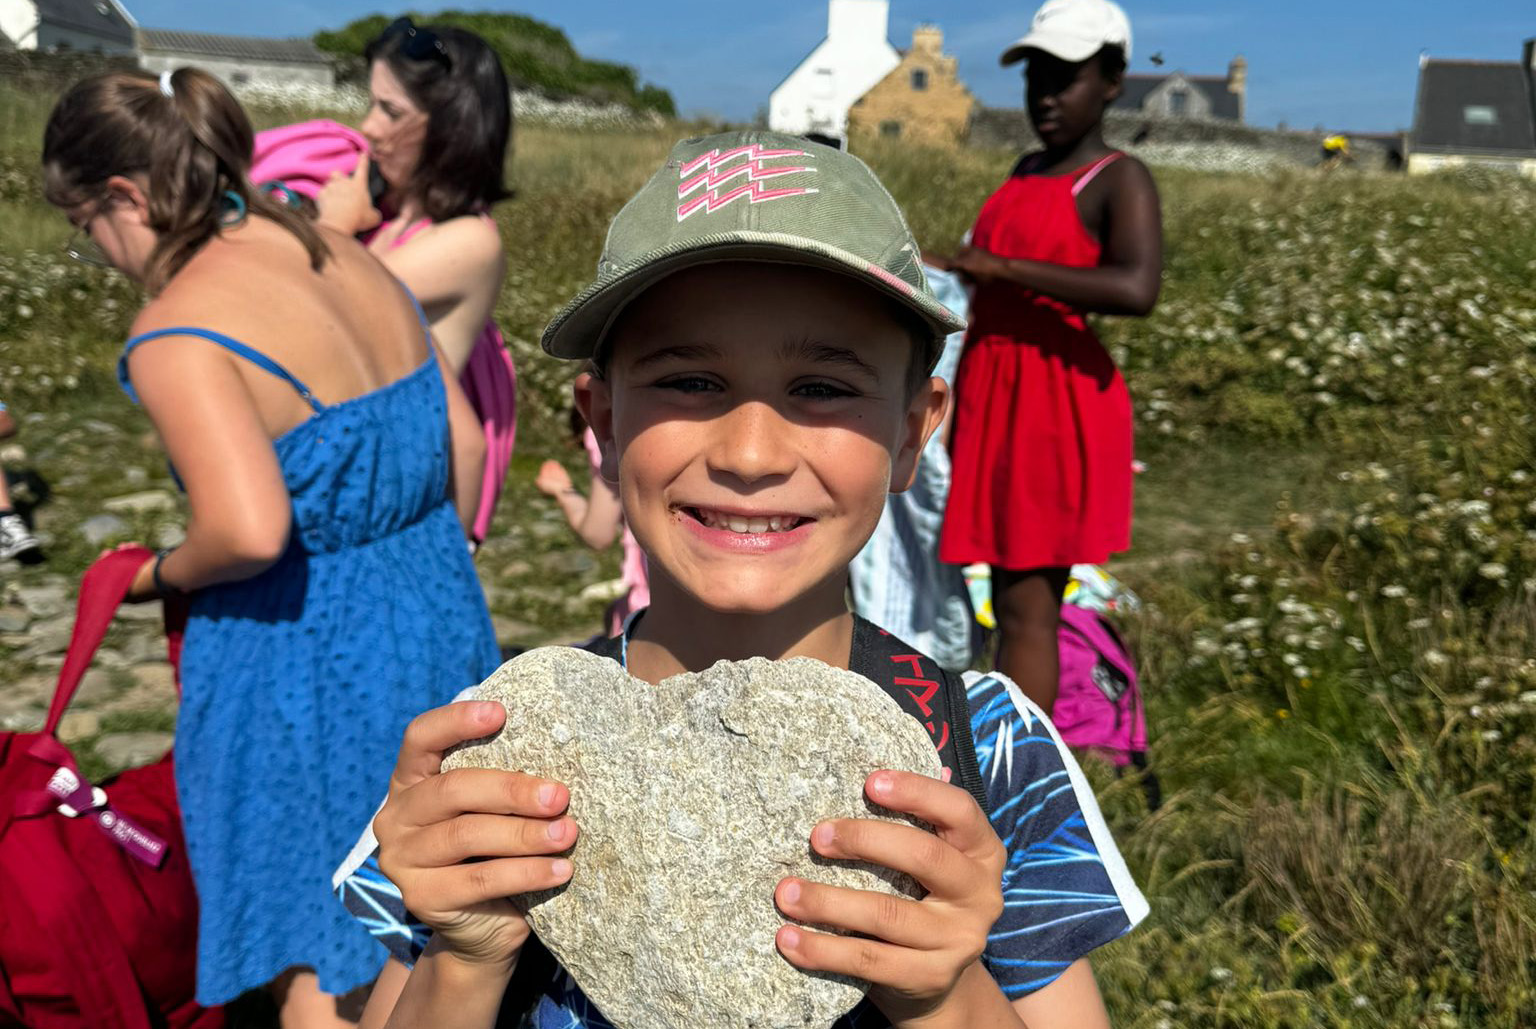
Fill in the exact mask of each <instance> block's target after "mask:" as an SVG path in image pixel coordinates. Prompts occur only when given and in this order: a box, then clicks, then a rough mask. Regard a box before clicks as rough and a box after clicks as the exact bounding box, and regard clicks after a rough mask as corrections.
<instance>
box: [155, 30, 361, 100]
mask: <svg viewBox="0 0 1536 1029" xmlns="http://www.w3.org/2000/svg"><path fill="white" fill-rule="evenodd" d="M139 45H140V52H139V67H141V68H143V69H144V70H146V71H153V72H161V71H175V70H176V69H177V68H181V67H184V66H186V65H189V64H192V65H196V66H197V67H199V68H202V69H203V70H204V71H207V72H212V73H213V74H214V75H217V76H218V77H219V78H221V79H223V80H224V82H225V84H226V85H230V86H246V85H276V86H288V85H305V86H330V85H332V84H334V83H335V81H336V71H335V67H334V66H333V65H332V63H331V59H330V58H329V57H327V56H326V55H325V54H324V53H322V52H321V51H320V50H319V49H317V48H316V46H315V44H314V43H311V42H310V41H309V40H307V39H265V38H258V37H253V36H221V35H216V34H214V33H212V32H180V31H176V30H173V29H144V30H143V31H141V32H140V33H139Z"/></svg>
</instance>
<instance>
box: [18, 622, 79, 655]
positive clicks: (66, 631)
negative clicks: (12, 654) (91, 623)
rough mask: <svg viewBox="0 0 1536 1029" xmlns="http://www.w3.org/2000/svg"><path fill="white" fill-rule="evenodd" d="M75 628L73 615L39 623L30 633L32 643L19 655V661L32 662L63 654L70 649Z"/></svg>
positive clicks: (29, 637)
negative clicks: (71, 635) (71, 634)
mask: <svg viewBox="0 0 1536 1029" xmlns="http://www.w3.org/2000/svg"><path fill="white" fill-rule="evenodd" d="M74 627H75V619H74V617H73V616H72V615H59V616H58V617H57V618H52V619H49V620H48V621H46V622H37V623H35V624H34V625H33V626H32V628H31V629H30V630H29V631H28V639H29V640H30V641H31V642H29V643H28V644H27V645H26V646H25V647H23V648H22V649H21V650H20V651H19V652H18V653H17V654H16V659H17V660H18V661H23V662H25V661H32V660H34V659H35V658H39V657H47V656H49V655H51V654H62V653H64V651H65V650H67V649H68V648H69V635H70V632H71V631H72V630H73V629H74Z"/></svg>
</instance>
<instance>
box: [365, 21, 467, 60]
mask: <svg viewBox="0 0 1536 1029" xmlns="http://www.w3.org/2000/svg"><path fill="white" fill-rule="evenodd" d="M396 37H404V38H403V39H401V41H400V53H401V55H403V56H404V57H406V58H407V59H409V60H412V61H436V62H437V63H438V64H440V65H442V66H443V70H444V71H448V70H449V69H450V68H452V67H453V58H451V57H449V56H448V48H447V47H446V46H444V45H443V41H442V40H441V39H440V38H438V35H437V33H435V32H432V31H430V30H429V29H420V28H417V27H416V23H415V22H413V21H411V19H410V18H408V17H407V18H396V19H395V20H394V22H393V23H392V24H391V25H390V26H389V28H387V29H385V30H384V34H383V35H382V36H381V37H379V38H381V39H394V38H396Z"/></svg>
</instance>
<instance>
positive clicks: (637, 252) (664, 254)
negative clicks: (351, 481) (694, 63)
mask: <svg viewBox="0 0 1536 1029" xmlns="http://www.w3.org/2000/svg"><path fill="white" fill-rule="evenodd" d="M721 261H767V262H776V263H780V264H795V265H806V266H809V267H813V268H825V269H826V270H828V271H832V272H838V273H840V274H843V275H847V276H849V277H851V278H854V279H857V280H859V281H860V282H863V283H865V284H866V285H868V286H870V287H872V288H874V289H876V290H879V291H880V292H881V293H883V294H885V295H886V296H888V297H890V298H891V299H892V300H894V301H896V302H897V303H899V304H901V305H902V306H903V307H905V308H907V309H908V310H909V311H911V312H912V313H913V314H915V315H916V316H917V317H918V318H919V319H920V320H921V321H922V322H923V323H924V324H926V325H928V326H930V327H931V328H932V329H933V343H932V346H931V348H930V353H929V355H928V356H929V362H930V367H931V366H932V364H933V363H935V362H937V361H938V357H939V353H940V351H941V346H940V341H941V340H942V339H943V338H944V337H945V336H946V335H948V334H949V333H951V332H955V331H957V330H959V329H963V328H965V322H964V320H962V319H961V318H959V317H957V316H956V315H955V314H954V312H952V311H950V310H949V308H947V307H945V306H944V305H943V304H941V303H939V302H938V300H936V299H935V298H934V296H933V293H932V292H930V291H929V289H928V280H927V277H926V276H925V275H924V274H923V260H922V255H921V254H920V253H919V252H918V249H917V243H916V241H915V240H913V238H912V231H911V230H910V229H908V228H907V222H906V219H905V218H903V217H902V214H901V209H900V208H899V207H897V206H896V201H895V200H893V199H891V195H890V193H888V192H886V189H885V187H884V186H882V185H881V184H880V180H879V179H877V178H875V173H874V172H872V171H870V170H869V166H868V165H866V164H865V163H864V162H863V161H861V160H859V159H858V158H857V157H854V156H853V155H852V154H847V153H844V152H843V151H841V150H837V149H835V148H833V147H829V146H824V145H822V144H820V143H813V142H811V141H809V140H807V139H802V138H801V137H798V136H787V135H783V134H781V133H777V132H757V131H752V132H722V133H719V134H717V135H713V136H703V137H699V138H695V139H685V140H683V141H681V142H680V143H678V144H677V145H676V146H674V147H673V148H672V153H671V154H670V155H669V156H668V157H667V162H666V164H664V165H662V166H661V168H660V169H659V170H658V171H657V172H656V174H655V175H653V176H651V180H650V181H649V182H647V183H646V184H645V186H643V187H642V188H641V190H640V192H638V193H636V194H635V195H634V197H632V198H631V199H630V201H629V203H627V204H625V205H624V208H623V209H622V210H621V211H619V213H618V215H617V216H616V217H615V218H614V219H613V224H612V225H611V226H609V228H608V240H607V242H606V243H605V244H604V246H603V256H602V257H601V258H600V259H599V260H598V263H597V279H596V280H595V281H594V282H593V283H592V284H591V285H589V286H588V287H587V288H585V289H583V290H582V291H581V292H580V293H578V294H577V295H576V297H575V298H574V299H573V300H571V302H570V303H568V304H566V305H565V308H564V309H563V310H562V311H561V312H560V313H559V314H557V315H555V318H554V320H553V321H552V322H550V323H549V327H548V328H546V329H545V330H544V340H543V342H544V350H545V351H546V352H547V353H549V354H552V355H554V356H555V357H564V358H576V359H580V358H587V357H592V356H593V355H594V354H595V353H596V352H597V350H598V348H599V346H600V345H601V344H602V342H603V339H604V337H606V336H607V334H608V330H609V329H610V328H611V327H612V326H613V323H614V321H615V320H616V319H617V318H618V316H619V314H620V313H621V312H622V311H623V310H624V308H625V307H626V306H627V305H628V304H629V302H630V301H632V300H634V299H635V298H636V297H638V296H639V295H640V294H641V293H643V292H644V291H645V290H647V289H649V288H650V287H651V286H654V285H655V284H656V283H657V282H660V281H661V280H662V279H664V278H666V277H667V276H668V275H671V274H673V273H675V272H679V271H681V270H683V269H684V268H690V267H692V266H694V265H699V264H711V263H716V262H721Z"/></svg>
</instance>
